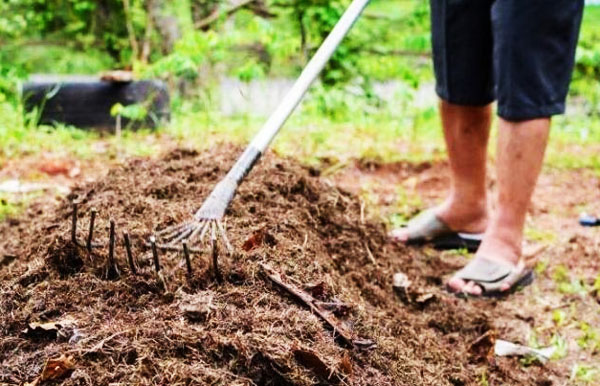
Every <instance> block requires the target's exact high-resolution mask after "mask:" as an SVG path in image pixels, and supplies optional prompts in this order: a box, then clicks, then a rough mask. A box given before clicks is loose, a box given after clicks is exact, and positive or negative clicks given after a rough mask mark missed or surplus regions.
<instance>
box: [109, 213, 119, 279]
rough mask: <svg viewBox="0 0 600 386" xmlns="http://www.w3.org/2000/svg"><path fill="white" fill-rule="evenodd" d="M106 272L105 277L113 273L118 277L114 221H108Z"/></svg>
mask: <svg viewBox="0 0 600 386" xmlns="http://www.w3.org/2000/svg"><path fill="white" fill-rule="evenodd" d="M108 264H109V266H108V270H107V276H108V275H110V274H112V273H115V274H116V276H119V269H118V268H117V266H116V264H115V220H113V219H110V230H109V234H108Z"/></svg>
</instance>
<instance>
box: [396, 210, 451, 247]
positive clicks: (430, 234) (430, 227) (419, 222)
mask: <svg viewBox="0 0 600 386" xmlns="http://www.w3.org/2000/svg"><path fill="white" fill-rule="evenodd" d="M406 228H407V230H408V233H409V234H410V239H411V240H426V241H428V240H431V239H432V238H434V237H437V236H440V235H443V234H446V233H451V232H452V230H451V229H450V227H448V225H446V224H445V223H444V222H443V221H442V220H440V219H439V218H438V216H437V215H436V214H435V210H434V209H428V210H425V211H423V212H421V214H419V215H418V216H417V217H415V218H413V219H412V220H410V221H409V222H408V224H407V225H406Z"/></svg>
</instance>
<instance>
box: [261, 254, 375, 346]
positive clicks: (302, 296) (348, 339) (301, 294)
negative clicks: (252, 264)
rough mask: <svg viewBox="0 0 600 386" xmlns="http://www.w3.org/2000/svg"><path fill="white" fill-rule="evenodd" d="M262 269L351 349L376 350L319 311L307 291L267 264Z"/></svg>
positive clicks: (325, 313)
mask: <svg viewBox="0 0 600 386" xmlns="http://www.w3.org/2000/svg"><path fill="white" fill-rule="evenodd" d="M260 266H261V268H262V269H263V270H264V272H265V274H266V276H267V277H268V278H269V280H271V281H272V282H273V283H275V284H276V285H277V286H278V287H280V288H282V289H284V290H285V291H287V292H288V293H289V294H291V295H293V296H294V297H295V298H296V299H298V300H299V301H300V302H302V303H303V304H304V305H305V306H307V307H308V308H309V309H310V310H311V312H313V313H314V314H316V315H317V316H319V317H320V318H321V319H322V320H323V321H324V322H325V323H326V324H327V325H328V326H329V327H330V328H331V329H332V330H333V333H334V336H336V337H337V338H339V339H340V340H341V341H342V342H343V343H344V344H346V345H347V346H349V347H361V348H374V347H375V343H374V342H373V341H371V340H364V339H354V338H353V337H352V332H350V331H349V330H348V329H347V328H346V327H345V326H343V325H341V324H340V323H339V322H338V321H337V320H335V318H334V317H333V316H331V315H329V313H327V312H325V311H323V310H321V309H319V308H318V307H317V306H316V305H315V298H313V297H312V296H311V295H310V294H308V293H306V292H305V291H303V290H301V289H299V288H297V287H296V286H294V285H292V284H288V283H286V282H285V281H284V279H283V277H282V275H281V274H279V273H277V272H275V271H274V270H273V269H272V268H271V267H270V266H268V265H267V264H265V263H260Z"/></svg>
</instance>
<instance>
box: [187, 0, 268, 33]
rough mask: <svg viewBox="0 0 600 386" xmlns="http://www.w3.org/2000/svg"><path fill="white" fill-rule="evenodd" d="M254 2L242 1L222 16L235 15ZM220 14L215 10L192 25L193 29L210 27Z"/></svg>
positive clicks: (251, 0)
mask: <svg viewBox="0 0 600 386" xmlns="http://www.w3.org/2000/svg"><path fill="white" fill-rule="evenodd" d="M255 1H256V0H243V1H241V2H240V3H238V4H236V5H234V6H233V7H231V8H229V9H226V10H225V11H224V12H223V14H225V16H230V15H232V14H234V13H236V12H237V11H239V10H240V9H242V8H244V7H245V6H247V5H248V4H250V3H253V2H255ZM221 14H222V13H221V12H219V9H218V8H217V9H216V10H215V11H214V12H213V13H211V14H210V15H208V16H207V17H205V18H204V19H202V20H199V21H198V22H196V23H194V28H196V29H202V28H206V27H208V26H209V25H211V24H212V23H214V22H215V21H217V20H218V19H219V17H220V16H221Z"/></svg>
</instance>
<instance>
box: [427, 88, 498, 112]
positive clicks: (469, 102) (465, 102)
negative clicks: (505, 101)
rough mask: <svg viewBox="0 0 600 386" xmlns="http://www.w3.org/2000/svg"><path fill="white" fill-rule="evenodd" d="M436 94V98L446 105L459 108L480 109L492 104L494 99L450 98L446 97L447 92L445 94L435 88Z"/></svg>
mask: <svg viewBox="0 0 600 386" xmlns="http://www.w3.org/2000/svg"><path fill="white" fill-rule="evenodd" d="M435 92H436V94H437V95H438V97H440V99H442V100H444V101H445V102H448V103H452V104H453V105H459V106H478V107H482V106H487V105H489V104H490V103H492V102H493V101H494V100H495V98H494V97H492V96H490V97H484V98H457V97H450V96H449V95H448V92H446V91H445V90H443V89H441V88H438V87H436V89H435Z"/></svg>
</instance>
